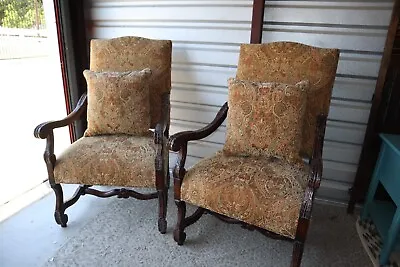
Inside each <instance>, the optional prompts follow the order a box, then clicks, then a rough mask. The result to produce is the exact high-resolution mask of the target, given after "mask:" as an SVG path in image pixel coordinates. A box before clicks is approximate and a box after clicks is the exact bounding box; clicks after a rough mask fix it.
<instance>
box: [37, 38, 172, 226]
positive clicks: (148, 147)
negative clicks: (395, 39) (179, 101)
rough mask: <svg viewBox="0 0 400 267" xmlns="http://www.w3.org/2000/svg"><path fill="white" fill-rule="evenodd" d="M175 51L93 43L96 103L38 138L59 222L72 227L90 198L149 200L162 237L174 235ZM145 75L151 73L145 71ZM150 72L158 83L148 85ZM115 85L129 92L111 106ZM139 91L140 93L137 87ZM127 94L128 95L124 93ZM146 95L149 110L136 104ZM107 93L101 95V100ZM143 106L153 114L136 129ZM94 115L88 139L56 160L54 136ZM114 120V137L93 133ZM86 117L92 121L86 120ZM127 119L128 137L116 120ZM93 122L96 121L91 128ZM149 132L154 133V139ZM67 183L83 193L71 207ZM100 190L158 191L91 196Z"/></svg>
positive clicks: (90, 99)
mask: <svg viewBox="0 0 400 267" xmlns="http://www.w3.org/2000/svg"><path fill="white" fill-rule="evenodd" d="M171 51H172V44H171V41H168V40H151V39H145V38H140V37H120V38H115V39H109V40H92V41H91V52H90V53H91V55H90V58H91V60H90V69H91V71H92V72H90V71H85V77H86V79H87V81H88V92H89V93H88V95H87V94H86V93H85V94H84V95H82V97H81V98H80V100H79V102H78V104H77V106H76V108H75V109H74V110H73V111H72V112H71V113H70V114H69V115H68V116H67V117H66V118H65V119H62V120H59V121H51V122H45V123H42V124H40V125H38V126H37V127H36V128H35V130H34V135H35V137H37V138H40V139H46V140H47V145H46V150H45V152H44V160H45V163H46V167H47V171H48V178H49V182H50V185H51V187H52V189H53V190H54V192H55V195H56V207H55V213H54V217H55V220H56V222H57V224H59V225H61V226H62V227H66V225H67V221H68V217H67V215H66V214H65V210H66V209H67V208H68V207H70V206H71V205H73V204H75V203H76V202H77V200H78V199H79V198H80V196H82V195H85V194H90V195H94V196H98V197H102V198H106V197H111V196H117V197H118V198H128V197H134V198H137V199H141V200H148V199H155V198H158V206H159V214H158V229H159V231H160V232H161V233H165V232H166V225H167V222H166V210H167V198H168V187H169V172H168V147H167V142H168V136H169V124H170V121H169V112H170V100H169V94H170V89H171ZM145 68H149V69H150V70H145V71H143V69H145ZM150 71H151V77H147V76H148V74H149V73H150ZM89 72H90V73H89ZM130 72H131V73H130ZM132 73H133V74H132ZM90 75H92V76H93V75H94V76H93V77H94V78H93V77H92V78H93V79H96V77H97V76H99V77H103V76H104V77H103V79H104V80H103V81H105V85H104V86H105V87H104V86H103V87H104V90H103V91H100V88H99V87H100V86H99V84H98V83H97V84H94V85H93V86H92V87H93V88H91V91H90V90H89V89H90V88H89V86H90V84H89V80H88V77H89V76H90ZM96 75H97V76H96ZM107 75H108V76H107ZM132 75H136V76H137V77H136V76H135V77H134V76H132ZM128 76H129V77H128ZM131 76H132V77H133V78H132V77H131ZM145 76H146V77H147V78H146V77H145ZM110 77H111V78H110ZM127 77H128V78H129V79H128V78H127ZM109 79H114V80H118V79H119V80H118V81H121V84H118V86H114V87H116V88H117V89H116V91H114V92H113V93H115V94H114V95H109V96H107V97H108V98H107V97H105V95H106V94H107V93H106V91H107V90H109V89H110V88H111V87H112V86H113V85H112V82H115V81H114V80H113V81H109ZM130 79H132V80H130ZM135 79H136V80H135ZM145 79H147V80H146V81H147V84H146V86H147V87H145V86H144V85H143V86H142V84H141V83H143V84H144V80H145ZM142 80H143V81H142ZM96 81H97V80H96ZM107 82H108V84H107ZM135 83H136V84H137V88H133V87H132V86H133V85H134V84H135ZM121 88H123V89H124V90H125V91H124V92H122V91H118V90H120V89H121ZM138 88H139V89H140V90H142V91H140V93H141V94H143V95H144V96H146V98H143V99H146V100H147V102H146V101H144V100H143V103H141V101H142V99H136V100H135V97H134V96H133V95H131V94H133V93H137V92H136V91H135V92H133V90H136V89H137V90H138V92H139V89H138ZM99 93H101V95H100V96H99V95H98V94H99ZM124 94H125V95H124ZM137 94H139V93H137ZM100 100H101V101H102V102H101V103H100ZM97 101H98V102H97ZM107 101H108V102H107ZM118 101H119V102H121V103H122V104H121V103H120V104H121V107H119V106H118ZM132 101H136V102H132ZM144 102H145V103H144ZM132 103H133V105H132ZM96 105H98V106H96ZM142 105H143V106H145V107H146V108H143V114H145V116H144V118H143V121H140V122H137V121H134V120H133V119H132V118H131V117H129V115H127V113H128V112H131V111H132V110H134V109H139V108H141V107H140V106H142ZM124 108H125V110H124ZM96 109H97V110H96ZM86 110H87V111H88V114H87V116H88V117H87V118H88V129H87V130H86V132H85V136H84V137H82V138H80V139H79V140H77V141H76V142H74V143H73V144H72V145H70V146H69V147H68V148H67V149H66V151H64V152H63V153H61V154H60V155H59V156H57V157H56V155H54V136H53V129H55V128H58V127H63V126H67V125H69V124H71V123H73V122H74V121H76V120H79V119H86V116H85V111H86ZM105 110H108V111H105ZM107 112H108V113H107ZM132 112H133V111H132ZM141 112H142V111H141ZM146 112H147V113H146ZM110 114H114V115H113V116H114V117H112V118H111V121H109V123H107V125H104V126H102V127H108V128H107V129H111V130H112V131H111V132H107V133H106V134H102V133H101V131H100V132H98V133H97V134H93V129H94V132H96V131H97V130H98V129H97V128H96V127H97V126H99V125H97V124H96V123H98V120H102V119H104V118H107V116H109V115H110ZM140 114H142V113H140ZM143 114H142V115H143ZM83 116H85V117H84V118H82V117H83ZM120 117H121V118H122V117H125V119H126V121H127V122H128V124H127V125H122V126H123V127H125V128H127V131H126V130H124V131H122V130H121V127H120V126H121V125H117V126H115V125H113V124H114V123H116V122H115V121H114V120H117V121H118V120H119V118H120ZM89 118H90V119H93V121H89ZM95 120H97V121H95ZM142 122H143V124H142ZM138 125H139V126H141V127H142V126H143V125H144V127H145V130H144V132H142V133H141V134H130V132H131V130H132V131H133V132H134V131H135V130H136V129H134V128H135V127H136V126H138ZM114 126H115V127H114ZM146 126H147V127H146ZM90 127H92V128H93V129H92V133H91V134H89V133H88V130H89V128H90ZM112 127H114V128H112ZM149 129H154V133H152V132H151V131H150V130H149ZM126 132H128V133H126ZM61 183H66V184H79V185H80V186H79V187H78V189H77V190H76V192H75V194H74V195H73V196H72V198H71V199H69V200H68V201H65V202H64V196H63V191H62V187H61ZM92 185H103V186H118V187H143V188H155V189H156V190H155V191H154V192H152V193H146V194H144V193H139V192H137V191H134V190H132V189H127V188H121V189H113V190H110V191H99V190H97V189H94V188H91V187H92Z"/></svg>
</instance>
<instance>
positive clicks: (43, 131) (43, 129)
mask: <svg viewBox="0 0 400 267" xmlns="http://www.w3.org/2000/svg"><path fill="white" fill-rule="evenodd" d="M86 106H87V95H86V93H84V94H83V95H82V96H81V98H80V99H79V101H78V103H77V105H76V107H75V109H74V110H73V111H72V112H71V113H70V114H68V116H67V117H65V118H64V119H62V120H58V121H49V122H44V123H41V124H39V125H38V126H36V128H35V130H34V133H33V134H34V136H35V137H36V138H39V139H45V138H47V137H48V136H49V135H50V134H51V133H52V132H53V129H55V128H60V127H64V126H67V125H69V124H71V123H73V122H74V121H76V120H78V119H79V118H80V117H81V115H82V113H83V112H84V111H85V109H86Z"/></svg>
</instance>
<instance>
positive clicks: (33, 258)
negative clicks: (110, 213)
mask: <svg viewBox="0 0 400 267" xmlns="http://www.w3.org/2000/svg"><path fill="white" fill-rule="evenodd" d="M75 188H76V186H65V190H64V192H65V193H66V194H67V195H68V196H69V195H70V194H72V193H73V192H74V191H75ZM54 198H55V197H54V194H53V193H50V194H47V195H46V196H45V197H43V198H42V199H40V200H39V201H36V202H35V203H33V204H31V205H30V206H28V207H26V208H24V209H22V210H21V211H20V212H18V213H17V214H15V215H13V216H12V217H10V218H8V219H7V220H5V221H3V222H2V223H0V266H1V267H19V266H21V267H25V266H29V267H31V266H32V267H35V266H42V265H43V264H44V262H46V261H47V260H48V259H49V258H51V257H52V255H53V254H54V253H55V252H56V251H57V250H58V249H60V248H61V247H62V246H63V245H64V244H65V243H66V242H67V241H68V240H69V239H70V238H71V237H72V236H74V235H76V234H77V233H78V232H79V231H80V229H81V228H82V227H84V226H85V225H86V223H88V222H89V221H90V218H92V217H93V216H95V215H97V214H98V212H99V210H101V209H102V208H104V206H105V205H106V204H107V203H109V199H108V200H107V199H99V198H96V197H93V196H83V197H82V198H81V199H80V200H79V205H74V206H72V207H70V208H69V209H68V215H69V216H70V218H73V222H71V223H69V224H68V227H67V228H65V229H63V231H60V226H58V225H56V223H55V221H54V218H53V214H52V211H53V210H54ZM83 215H85V216H83ZM33 229H34V231H33Z"/></svg>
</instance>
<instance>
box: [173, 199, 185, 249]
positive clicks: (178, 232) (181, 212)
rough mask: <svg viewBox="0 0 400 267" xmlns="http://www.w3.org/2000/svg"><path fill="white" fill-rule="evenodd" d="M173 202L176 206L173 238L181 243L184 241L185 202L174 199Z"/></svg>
mask: <svg viewBox="0 0 400 267" xmlns="http://www.w3.org/2000/svg"><path fill="white" fill-rule="evenodd" d="M175 204H176V206H177V207H178V220H177V222H176V227H175V230H174V240H175V241H176V242H177V243H178V245H183V242H185V239H186V234H185V232H184V230H185V216H186V203H185V201H182V200H175Z"/></svg>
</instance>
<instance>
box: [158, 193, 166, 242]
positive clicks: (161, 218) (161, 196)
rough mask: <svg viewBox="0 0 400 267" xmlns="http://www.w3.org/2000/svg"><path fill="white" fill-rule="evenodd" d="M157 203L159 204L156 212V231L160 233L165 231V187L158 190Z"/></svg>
mask: <svg viewBox="0 0 400 267" xmlns="http://www.w3.org/2000/svg"><path fill="white" fill-rule="evenodd" d="M157 192H158V205H159V213H158V231H160V233H162V234H165V233H166V232H167V220H166V219H165V218H166V215H167V199H168V192H167V189H166V188H164V189H163V190H158V191H157Z"/></svg>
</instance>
